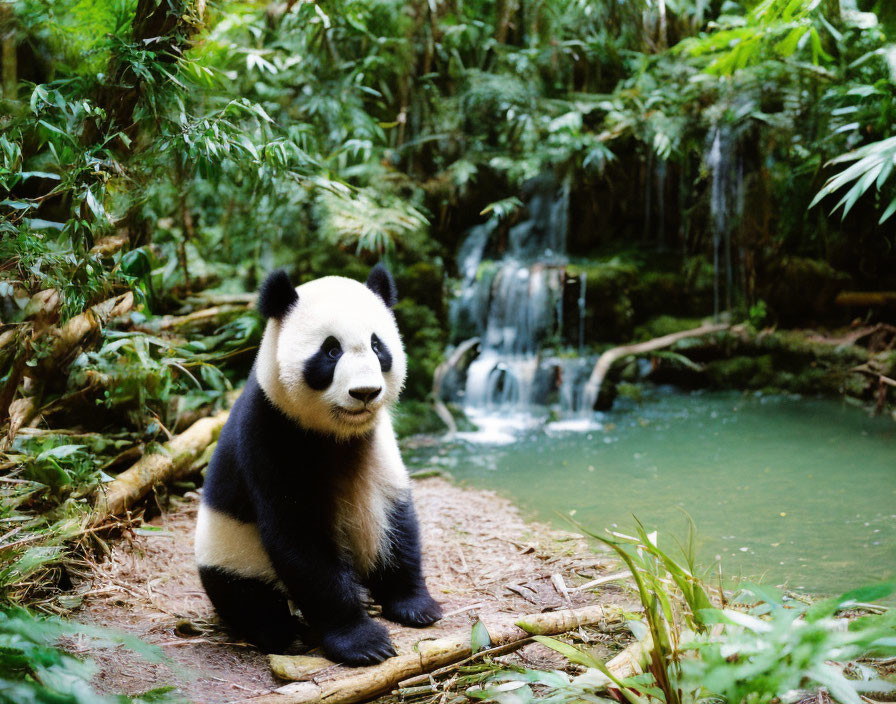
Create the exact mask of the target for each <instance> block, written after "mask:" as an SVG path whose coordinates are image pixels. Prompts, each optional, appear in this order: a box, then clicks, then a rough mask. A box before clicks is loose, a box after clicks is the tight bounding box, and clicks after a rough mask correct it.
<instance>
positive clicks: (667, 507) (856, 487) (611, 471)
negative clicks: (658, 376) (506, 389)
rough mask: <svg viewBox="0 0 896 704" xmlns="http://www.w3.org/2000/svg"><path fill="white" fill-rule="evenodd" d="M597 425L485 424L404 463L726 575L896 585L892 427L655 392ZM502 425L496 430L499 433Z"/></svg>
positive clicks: (767, 398)
mask: <svg viewBox="0 0 896 704" xmlns="http://www.w3.org/2000/svg"><path fill="white" fill-rule="evenodd" d="M647 394H648V395H647V396H645V397H644V398H642V399H640V400H639V402H638V403H634V402H631V401H629V402H625V403H623V402H619V403H617V406H616V407H615V408H614V410H613V411H612V412H610V413H606V414H598V416H597V420H596V421H595V422H594V423H589V424H588V425H587V426H586V425H584V424H583V423H581V422H578V423H554V424H547V425H544V424H542V423H538V424H528V427H526V426H527V424H526V423H520V422H519V418H517V419H516V422H514V420H513V419H496V418H487V419H482V420H483V421H488V422H483V423H482V427H483V428H485V430H483V431H482V432H479V433H469V434H461V436H460V437H459V438H458V439H456V440H454V441H451V442H446V443H443V444H441V445H438V446H436V447H432V448H425V449H419V450H416V451H412V452H410V453H408V454H407V457H406V459H407V461H408V465H409V467H410V468H411V469H412V470H413V469H414V468H418V469H423V468H429V469H432V468H441V469H444V470H446V471H448V472H449V473H450V474H451V475H452V476H454V477H455V478H456V479H459V480H461V481H465V482H466V483H468V484H470V485H472V486H475V487H480V488H487V489H494V490H497V491H498V492H499V493H501V494H503V495H505V496H507V497H509V498H510V499H512V500H513V501H515V502H516V504H517V505H518V506H520V507H521V508H522V509H523V510H524V511H525V512H527V513H528V515H529V516H531V517H533V518H537V519H541V520H545V521H549V522H551V523H553V524H554V525H556V526H558V527H566V528H568V527H569V525H568V524H567V523H566V522H565V521H564V520H563V519H562V518H561V517H560V516H558V513H559V514H563V515H569V516H573V517H574V518H575V519H576V520H578V521H580V522H581V523H583V524H584V525H585V526H587V527H588V528H590V529H591V530H593V531H594V532H598V533H603V531H604V529H606V528H611V529H613V530H620V531H622V532H628V531H630V530H631V528H632V526H633V524H634V522H633V518H632V516H637V518H638V519H639V520H640V521H641V522H642V523H644V524H645V526H646V527H647V528H648V530H659V532H660V544H661V545H663V544H664V541H665V545H666V547H670V546H674V540H673V537H678V538H679V539H681V540H684V539H685V538H686V536H687V521H686V518H685V517H684V515H683V513H682V511H681V510H682V509H683V510H684V511H686V512H687V513H689V514H690V515H691V516H692V517H693V519H694V521H695V523H696V525H697V530H698V546H699V554H700V558H701V561H702V563H703V564H704V565H706V566H712V565H714V564H715V562H716V561H717V560H721V563H722V569H723V571H724V573H725V574H726V575H727V576H728V577H743V578H748V579H751V580H754V581H755V580H761V581H762V582H763V583H765V584H774V585H781V586H786V587H787V588H792V589H797V590H800V591H808V592H814V593H834V592H839V591H843V590H846V589H849V588H852V587H855V586H859V585H862V584H866V583H870V582H875V581H879V580H882V579H887V578H892V577H894V576H896V424H894V423H893V421H892V419H889V418H869V417H868V416H867V415H866V414H865V413H864V412H863V411H861V410H859V409H856V408H854V407H850V406H846V405H842V404H840V403H838V402H835V401H830V400H820V399H805V398H799V397H793V396H778V395H758V394H748V395H742V394H738V393H721V392H714V393H693V394H684V393H681V392H676V391H671V390H668V389H656V390H653V391H649V392H647ZM496 424H498V426H499V427H497V428H496V427H495V426H496Z"/></svg>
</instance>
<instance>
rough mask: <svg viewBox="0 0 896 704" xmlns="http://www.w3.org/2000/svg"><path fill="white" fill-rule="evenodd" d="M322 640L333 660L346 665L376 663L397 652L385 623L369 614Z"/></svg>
mask: <svg viewBox="0 0 896 704" xmlns="http://www.w3.org/2000/svg"><path fill="white" fill-rule="evenodd" d="M321 641H322V642H321V645H323V649H324V652H325V653H326V654H327V657H328V658H330V660H333V661H334V662H341V663H345V664H346V665H376V664H377V663H378V662H382V661H383V660H385V659H386V658H390V657H392V656H393V655H395V648H393V647H392V641H391V640H390V639H389V632H388V631H387V630H386V628H385V626H383V625H382V624H380V623H377V622H376V621H373V620H371V619H370V618H367V617H365V618H364V619H363V620H360V621H357V622H356V623H353V624H351V625H349V626H342V627H340V628H334V629H332V630H328V631H326V632H325V633H324V634H323V637H322V639H321Z"/></svg>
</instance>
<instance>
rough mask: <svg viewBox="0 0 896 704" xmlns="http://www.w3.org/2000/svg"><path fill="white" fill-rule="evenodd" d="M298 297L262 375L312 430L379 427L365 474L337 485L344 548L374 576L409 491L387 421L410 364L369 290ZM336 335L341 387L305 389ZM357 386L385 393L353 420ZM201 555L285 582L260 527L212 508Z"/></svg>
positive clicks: (199, 531) (204, 518)
mask: <svg viewBox="0 0 896 704" xmlns="http://www.w3.org/2000/svg"><path fill="white" fill-rule="evenodd" d="M296 293H297V294H298V302H297V303H296V304H295V305H293V306H292V307H291V309H290V310H289V312H288V313H287V314H286V316H284V318H283V319H282V320H277V319H275V318H271V319H269V320H268V322H267V327H266V328H265V332H264V336H263V338H262V341H261V347H260V349H259V352H258V357H257V359H256V374H257V376H258V381H259V385H260V386H261V388H262V390H263V391H264V393H265V395H266V396H267V397H268V399H270V401H271V402H272V403H273V404H274V405H275V406H276V407H277V408H279V409H280V410H281V411H283V412H284V413H285V414H286V415H288V416H290V417H291V418H293V419H294V420H296V421H297V422H298V423H299V424H300V425H302V426H304V427H306V428H309V429H312V430H315V431H318V432H320V433H323V434H327V435H332V436H334V437H337V438H343V439H345V438H350V437H352V436H356V435H360V434H363V433H366V432H369V431H371V429H372V431H373V438H372V442H371V444H370V447H369V450H368V452H367V453H366V456H365V458H364V466H363V467H362V468H361V470H360V471H358V472H355V473H352V474H351V475H349V477H350V479H349V480H347V481H346V482H345V483H344V484H343V485H341V486H340V487H339V490H338V497H339V499H338V507H337V516H336V527H335V528H336V535H337V537H338V541H339V546H340V548H341V549H342V550H344V551H345V552H346V554H349V555H351V557H352V559H353V561H354V563H355V566H356V568H357V569H358V571H359V573H361V574H367V573H368V572H370V571H371V570H372V568H373V567H374V564H375V563H376V561H377V558H378V557H380V558H382V556H383V554H384V546H385V544H386V542H387V538H388V535H387V526H388V513H389V508H390V506H391V505H392V504H393V503H394V502H395V500H396V499H399V498H401V497H403V496H404V495H406V494H407V492H408V488H409V480H408V474H407V470H406V469H405V466H404V462H403V461H402V459H401V454H400V452H399V450H398V443H397V441H396V439H395V432H394V430H393V427H392V421H391V418H390V417H389V409H390V407H391V406H393V405H394V403H395V402H396V401H397V399H398V395H399V393H400V392H401V388H402V386H403V384H404V380H405V375H406V370H407V359H406V356H405V353H404V349H403V347H402V342H401V337H400V335H399V333H398V327H397V326H396V324H395V319H394V316H393V314H392V312H391V311H390V310H389V309H388V308H387V307H386V305H385V304H384V302H383V301H382V299H380V298H379V296H377V295H376V294H374V293H373V292H372V291H371V290H370V289H368V288H367V287H366V286H364V285H363V284H361V283H359V282H357V281H354V280H352V279H348V278H344V277H339V276H328V277H325V278H322V279H317V280H315V281H311V282H309V283H306V284H303V285H302V286H299V287H298V288H296ZM374 333H375V334H376V335H377V336H379V337H380V339H381V340H382V341H383V342H384V343H385V344H386V346H387V347H388V349H389V352H390V353H391V355H392V366H391V369H390V370H389V371H387V372H383V371H382V370H381V369H380V362H379V360H378V358H377V356H376V355H375V354H374V353H373V352H372V351H371V349H370V339H371V335H372V334H374ZM331 335H332V336H333V337H336V338H337V339H338V340H339V341H340V342H341V344H342V348H343V356H342V358H341V359H340V360H339V362H338V364H337V365H336V370H335V374H334V377H333V382H332V383H331V384H330V385H329V387H328V388H327V389H325V390H323V391H316V390H314V389H312V388H310V387H309V386H308V385H307V383H306V382H305V376H304V364H305V361H306V360H307V359H308V358H309V357H311V356H312V355H313V354H314V353H315V352H316V351H317V350H318V349H319V347H320V345H321V342H322V341H323V340H324V339H325V338H327V337H328V336H331ZM359 386H361V387H366V386H371V387H380V386H381V387H382V389H383V390H382V392H381V393H380V394H379V396H377V398H375V399H374V400H373V401H372V402H371V403H369V404H368V405H367V409H368V411H369V412H366V413H363V414H361V415H352V414H351V413H350V412H352V411H358V410H359V409H363V408H364V404H363V402H361V401H359V400H358V399H355V398H353V397H352V396H350V395H349V390H350V389H352V388H356V387H359ZM345 411H349V412H348V413H347V412H345ZM195 553H196V559H197V563H198V564H199V565H200V566H206V567H219V568H222V569H226V570H228V571H229V572H232V573H234V574H236V575H239V576H243V577H253V578H256V579H262V580H265V581H270V582H277V574H276V572H275V570H274V567H273V565H272V564H271V561H270V558H269V557H268V555H267V553H266V552H265V549H264V546H263V545H262V542H261V536H260V534H259V531H258V528H257V526H256V525H255V524H254V523H244V522H241V521H238V520H237V519H235V518H233V517H231V516H228V515H227V514H226V513H223V512H221V511H218V510H215V509H213V508H211V507H209V506H207V505H206V504H205V503H204V502H203V503H202V504H201V505H200V508H199V516H198V519H197V523H196V536H195Z"/></svg>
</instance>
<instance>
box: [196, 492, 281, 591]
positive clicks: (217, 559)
mask: <svg viewBox="0 0 896 704" xmlns="http://www.w3.org/2000/svg"><path fill="white" fill-rule="evenodd" d="M194 548H195V554H196V562H197V563H198V564H199V565H203V566H208V567H221V568H223V569H227V570H230V571H231V572H233V573H235V574H238V575H240V576H241V577H253V578H255V579H260V580H262V581H265V582H271V583H273V584H278V583H279V579H278V577H277V572H276V571H275V570H274V566H273V565H272V564H271V558H270V557H268V554H267V552H266V551H265V549H264V546H263V545H262V544H261V534H260V533H259V532H258V526H256V525H255V524H254V523H243V522H242V521H238V520H237V519H235V518H233V517H232V516H228V515H227V514H226V513H224V512H223V511H217V510H215V509H213V508H211V507H209V506H207V505H206V504H200V505H199V515H198V516H197V518H196V539H195V544H194Z"/></svg>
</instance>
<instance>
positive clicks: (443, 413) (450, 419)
mask: <svg viewBox="0 0 896 704" xmlns="http://www.w3.org/2000/svg"><path fill="white" fill-rule="evenodd" d="M478 344H479V338H478V337H471V338H470V339H469V340H464V341H463V342H461V343H460V344H459V345H458V346H457V348H456V349H455V350H454V352H452V353H451V356H450V357H449V358H448V359H446V360H445V361H444V362H442V363H441V364H439V366H437V367H436V369H435V371H434V372H433V374H432V398H433V405H434V406H435V411H436V415H438V416H439V419H440V420H441V421H442V422H443V423H444V424H445V425H446V426H447V427H448V434H449V435H454V434H455V433H456V432H457V423H455V422H454V416H452V415H451V411H449V410H448V406H446V405H445V402H444V401H442V381H444V379H445V375H446V374H447V373H448V372H449V371H451V370H452V369H454V368H455V367H456V366H457V365H458V364H459V363H460V361H461V360H462V359H463V358H464V356H465V355H466V354H467V353H469V352H470V350H472V349H473V348H474V347H476V345H478Z"/></svg>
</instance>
